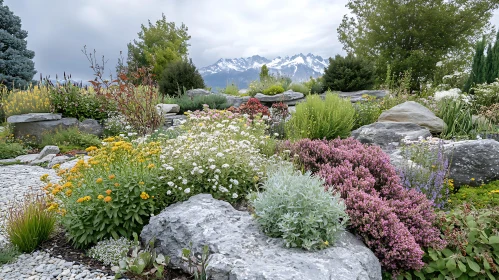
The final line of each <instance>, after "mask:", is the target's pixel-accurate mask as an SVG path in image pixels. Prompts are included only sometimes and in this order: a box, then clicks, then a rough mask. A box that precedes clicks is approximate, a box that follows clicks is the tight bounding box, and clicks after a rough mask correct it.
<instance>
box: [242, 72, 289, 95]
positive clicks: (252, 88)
mask: <svg viewBox="0 0 499 280" xmlns="http://www.w3.org/2000/svg"><path fill="white" fill-rule="evenodd" d="M291 83H292V80H291V78H289V77H286V76H274V75H271V76H268V77H266V78H265V79H263V80H259V81H253V82H251V83H250V84H249V87H248V95H250V96H255V94H257V93H263V94H265V93H264V91H265V90H266V89H268V88H270V87H273V86H276V89H277V90H278V91H279V90H280V89H278V87H277V86H279V85H280V86H281V87H282V88H283V91H282V92H284V91H286V90H288V89H289V87H290V86H291Z"/></svg>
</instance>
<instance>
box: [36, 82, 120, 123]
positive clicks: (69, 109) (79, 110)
mask: <svg viewBox="0 0 499 280" xmlns="http://www.w3.org/2000/svg"><path fill="white" fill-rule="evenodd" d="M44 88H48V90H49V96H50V103H51V105H52V111H53V112H55V113H60V114H62V115H63V116H64V117H66V118H77V119H78V120H80V121H81V120H84V119H94V120H102V119H105V118H107V112H109V111H115V110H116V105H114V104H113V103H112V102H108V100H107V99H106V97H105V96H103V95H97V94H96V93H95V92H94V91H93V90H92V88H89V89H85V88H81V87H78V86H76V85H73V84H72V83H70V82H66V83H65V84H63V85H59V84H58V85H55V86H50V85H47V86H44Z"/></svg>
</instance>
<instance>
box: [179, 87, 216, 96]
mask: <svg viewBox="0 0 499 280" xmlns="http://www.w3.org/2000/svg"><path fill="white" fill-rule="evenodd" d="M185 94H187V96H190V97H193V96H198V95H210V94H211V92H209V91H207V90H205V89H202V88H198V89H190V90H188V91H187V92H186V93H185Z"/></svg>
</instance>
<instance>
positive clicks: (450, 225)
mask: <svg viewBox="0 0 499 280" xmlns="http://www.w3.org/2000/svg"><path fill="white" fill-rule="evenodd" d="M498 210H499V209H498V208H491V209H481V210H474V209H472V208H470V206H469V205H465V206H463V207H460V208H458V209H455V210H453V211H451V212H450V213H448V214H442V216H441V218H440V219H439V221H440V228H441V230H442V232H443V234H444V236H445V239H446V241H447V247H446V248H445V249H443V250H435V249H428V250H427V252H426V254H425V257H424V259H423V260H424V261H425V263H427V265H426V266H425V267H424V268H423V269H422V270H421V271H416V272H413V274H414V275H415V276H417V277H419V278H420V279H496V278H497V277H499V273H498V270H499V233H498V231H497V229H498V228H499V214H498V213H499V211H498ZM410 276H411V275H408V277H407V279H414V277H410Z"/></svg>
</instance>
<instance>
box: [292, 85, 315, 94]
mask: <svg viewBox="0 0 499 280" xmlns="http://www.w3.org/2000/svg"><path fill="white" fill-rule="evenodd" d="M289 89H290V90H292V91H294V92H301V93H303V94H305V95H306V94H308V93H309V92H310V89H309V88H308V87H307V86H306V85H304V84H295V83H292V84H291V85H290V86H289Z"/></svg>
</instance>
